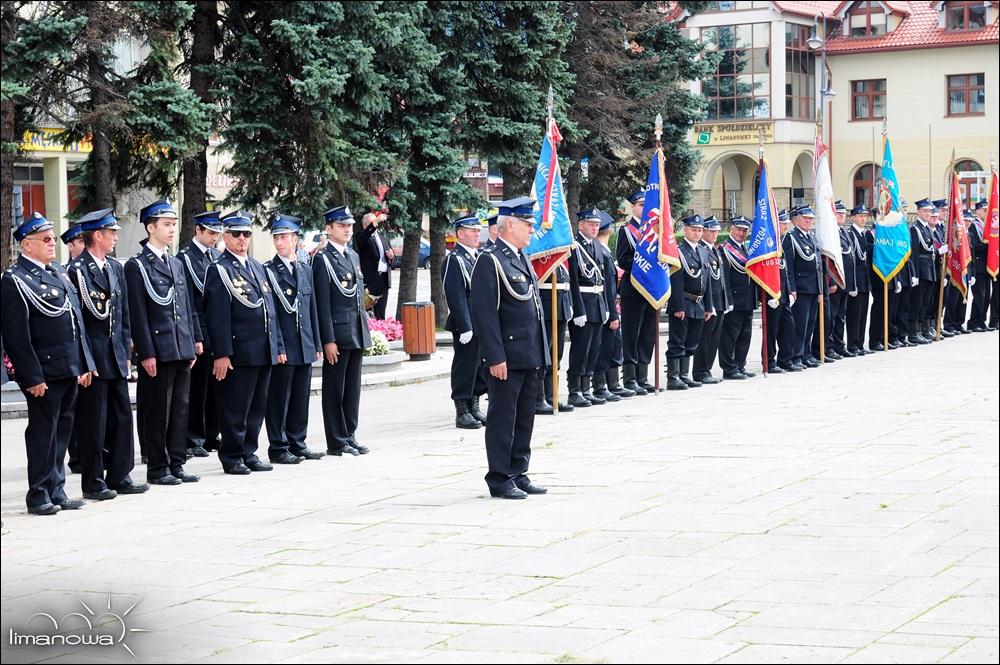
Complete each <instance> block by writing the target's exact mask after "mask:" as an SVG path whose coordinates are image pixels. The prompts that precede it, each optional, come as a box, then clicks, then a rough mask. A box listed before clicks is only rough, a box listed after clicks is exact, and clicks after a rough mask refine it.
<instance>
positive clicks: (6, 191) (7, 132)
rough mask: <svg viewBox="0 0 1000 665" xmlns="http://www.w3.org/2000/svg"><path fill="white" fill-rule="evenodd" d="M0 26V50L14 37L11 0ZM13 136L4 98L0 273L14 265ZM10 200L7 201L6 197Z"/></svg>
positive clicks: (0, 107) (0, 109) (0, 106)
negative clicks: (0, 46) (0, 41)
mask: <svg viewBox="0 0 1000 665" xmlns="http://www.w3.org/2000/svg"><path fill="white" fill-rule="evenodd" d="M2 20H3V27H2V29H0V31H2V35H0V40H2V43H3V49H4V50H6V49H7V44H9V43H10V42H11V41H13V39H14V36H15V35H16V34H17V10H16V9H15V8H14V3H13V1H12V0H3V13H2ZM14 134H15V123H14V100H13V99H10V98H7V99H4V100H3V102H0V140H2V141H3V148H2V152H0V191H2V192H3V196H2V197H0V201H2V202H3V204H2V205H0V271H2V270H6V269H7V268H8V267H9V266H10V265H11V264H12V263H13V262H14V247H13V245H12V242H13V240H12V235H11V232H12V231H13V226H14V206H13V197H14V194H13V192H14V159H15V158H16V157H17V146H18V144H20V140H19V138H18V137H17V136H15V135H14ZM8 196H9V197H10V198H7V197H8Z"/></svg>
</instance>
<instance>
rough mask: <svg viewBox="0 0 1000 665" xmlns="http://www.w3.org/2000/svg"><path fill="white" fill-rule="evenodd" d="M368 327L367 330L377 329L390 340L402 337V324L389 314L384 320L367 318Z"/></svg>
mask: <svg viewBox="0 0 1000 665" xmlns="http://www.w3.org/2000/svg"><path fill="white" fill-rule="evenodd" d="M368 328H369V330H377V331H379V332H380V333H382V334H383V335H385V338H386V339H387V340H389V341H390V342H395V341H396V340H400V339H403V324H402V323H400V322H399V321H397V320H396V319H394V318H392V317H391V316H390V317H387V318H386V319H384V320H380V319H369V321H368Z"/></svg>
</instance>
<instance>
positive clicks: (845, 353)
mask: <svg viewBox="0 0 1000 665" xmlns="http://www.w3.org/2000/svg"><path fill="white" fill-rule="evenodd" d="M837 354H838V355H840V356H843V357H844V358H854V357H855V356H857V355H858V354H857V353H855V352H854V351H851V350H850V349H841V350H840V351H837Z"/></svg>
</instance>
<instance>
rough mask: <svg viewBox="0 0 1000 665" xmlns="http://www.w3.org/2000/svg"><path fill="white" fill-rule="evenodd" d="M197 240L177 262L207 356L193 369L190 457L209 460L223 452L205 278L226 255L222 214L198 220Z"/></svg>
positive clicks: (213, 213)
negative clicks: (222, 246) (220, 246)
mask: <svg viewBox="0 0 1000 665" xmlns="http://www.w3.org/2000/svg"><path fill="white" fill-rule="evenodd" d="M194 221H195V227H194V237H193V238H191V240H190V242H188V244H187V245H185V246H184V247H182V248H181V250H180V251H179V252H177V258H178V259H180V260H181V263H183V264H184V269H185V270H186V271H187V283H188V296H189V297H190V298H191V302H192V303H194V308H195V311H197V312H198V322H199V324H200V325H201V338H202V344H203V347H204V352H203V353H201V354H200V355H199V356H198V359H197V360H196V361H195V363H194V367H192V368H191V392H190V395H189V399H188V405H189V408H188V431H187V447H188V453H189V454H191V455H192V456H194V457H208V453H209V451H211V450H218V449H219V443H218V438H219V412H218V406H217V403H216V397H215V385H214V384H215V379H213V378H212V347H211V344H210V343H209V340H208V331H207V330H206V329H205V326H206V323H205V318H206V317H205V276H206V274H207V273H208V268H209V266H211V265H212V264H213V263H215V262H216V261H217V260H218V259H219V257H220V256H222V252H220V251H219V250H218V249H216V245H218V244H219V236H220V235H221V234H222V222H221V221H220V220H219V213H218V211H208V212H203V213H200V214H197V215H195V216H194Z"/></svg>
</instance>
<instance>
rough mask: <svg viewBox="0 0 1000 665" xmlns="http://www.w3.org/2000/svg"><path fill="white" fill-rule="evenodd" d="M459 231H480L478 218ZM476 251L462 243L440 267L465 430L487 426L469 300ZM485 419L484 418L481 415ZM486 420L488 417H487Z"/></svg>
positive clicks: (461, 222)
mask: <svg viewBox="0 0 1000 665" xmlns="http://www.w3.org/2000/svg"><path fill="white" fill-rule="evenodd" d="M454 226H455V228H456V229H461V228H468V229H479V228H480V222H479V218H478V217H476V216H474V215H473V216H468V217H461V218H459V219H457V220H455V222H454ZM477 254H478V252H477V251H476V250H470V249H469V248H467V247H465V246H464V245H462V244H461V243H457V242H456V243H455V248H454V249H453V250H452V251H451V252H449V253H448V255H447V256H446V257H445V259H444V263H443V264H442V265H441V281H442V284H443V286H444V295H445V298H446V299H447V301H448V319H447V320H446V321H445V324H444V328H445V330H447V331H448V332H450V333H451V337H452V344H453V348H454V351H455V353H454V355H453V356H452V359H451V399H452V401H454V403H455V410H456V415H455V418H456V422H455V424H456V425H457V426H459V427H461V428H463V429H477V428H479V427H481V426H482V425H483V424H484V423H483V422H482V421H480V420H479V419H478V418H477V417H476V416H475V415H474V414H473V412H475V413H476V414H479V405H478V404H477V403H476V402H478V400H479V397H480V396H481V395H484V394H486V377H485V374H484V371H483V366H482V362H481V360H480V355H479V338H478V337H476V334H475V330H474V329H473V327H472V314H471V313H470V311H469V299H470V297H471V295H472V269H473V267H475V265H476V255H477ZM479 415H482V414H479ZM484 420H485V417H484Z"/></svg>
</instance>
